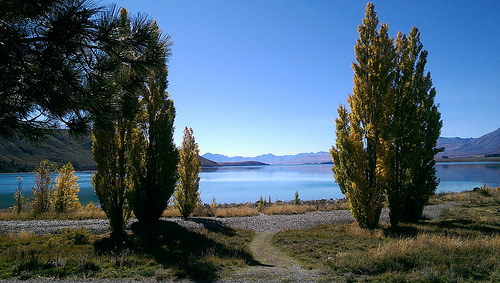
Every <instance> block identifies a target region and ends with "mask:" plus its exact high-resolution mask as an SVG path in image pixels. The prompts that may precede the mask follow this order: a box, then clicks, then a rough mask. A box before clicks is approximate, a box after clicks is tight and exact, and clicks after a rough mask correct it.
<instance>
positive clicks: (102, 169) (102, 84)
mask: <svg viewBox="0 0 500 283" xmlns="http://www.w3.org/2000/svg"><path fill="white" fill-rule="evenodd" d="M102 21H103V24H102V25H101V26H102V27H103V28H102V29H103V31H102V32H103V34H109V31H108V30H111V31H114V36H115V40H114V41H113V44H110V45H108V46H107V49H106V53H103V54H102V57H101V65H100V72H101V76H97V77H95V80H93V81H92V82H91V88H93V89H100V90H101V92H100V97H99V100H100V101H101V103H102V105H101V107H102V108H105V109H107V110H106V111H100V112H94V113H92V114H93V115H92V116H93V117H94V128H93V130H92V134H93V135H92V154H93V156H94V160H95V162H96V165H97V172H96V173H95V174H94V175H93V177H92V184H93V186H94V189H95V192H96V195H97V197H98V198H99V202H100V204H101V208H102V209H103V210H104V212H105V213H106V216H107V217H108V219H109V221H110V226H111V230H112V231H113V233H114V234H115V235H120V234H122V233H123V228H124V227H125V225H126V224H127V222H128V219H129V217H130V213H131V208H130V205H129V203H128V200H127V194H129V193H130V192H131V190H132V187H133V181H132V180H131V170H130V166H131V159H130V155H131V151H132V149H133V142H134V139H133V136H134V134H135V133H137V131H140V129H139V128H138V126H137V122H136V115H137V114H138V113H139V111H140V104H139V96H140V94H141V91H142V90H143V87H144V81H145V80H146V78H147V76H148V75H149V73H150V67H151V66H158V60H157V58H156V57H154V56H147V54H148V53H147V49H148V47H150V43H151V42H152V40H153V39H152V38H156V33H154V32H152V31H151V26H152V23H151V22H150V21H146V20H144V19H143V18H136V19H134V21H133V22H132V21H131V19H130V18H129V16H128V12H127V10H126V9H125V8H122V9H121V10H120V13H119V15H116V14H115V12H114V11H111V12H110V13H109V14H108V15H106V16H105V17H103V19H102ZM116 64H118V66H120V68H115V67H113V66H115V65H116ZM109 66H112V67H109Z"/></svg>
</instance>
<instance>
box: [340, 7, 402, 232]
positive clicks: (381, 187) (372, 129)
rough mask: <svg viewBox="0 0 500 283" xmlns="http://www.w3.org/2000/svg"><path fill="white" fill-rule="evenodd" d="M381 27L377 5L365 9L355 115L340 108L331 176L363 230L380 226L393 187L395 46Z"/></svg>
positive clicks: (350, 100)
mask: <svg viewBox="0 0 500 283" xmlns="http://www.w3.org/2000/svg"><path fill="white" fill-rule="evenodd" d="M378 24H379V21H378V18H377V17H376V13H375V10H374V5H373V4H371V3H368V4H367V6H366V12H365V18H364V19H363V23H362V24H361V25H359V26H358V32H359V39H357V41H356V45H355V46H354V50H355V57H356V62H357V63H354V62H353V64H352V67H353V70H354V87H353V93H352V95H349V97H348V103H349V106H350V109H351V112H350V113H349V112H348V110H347V109H346V108H345V107H344V106H342V105H340V107H339V109H338V113H339V118H338V119H336V120H335V122H336V128H337V130H336V135H337V141H336V146H334V147H332V150H331V151H330V152H331V155H332V159H333V162H334V166H333V171H334V174H335V179H336V180H337V182H338V183H339V186H340V188H341V191H342V193H344V194H345V195H346V197H347V199H348V202H349V208H350V210H351V213H352V215H353V217H354V219H355V220H356V221H357V222H358V224H359V225H360V226H361V227H364V228H375V227H376V226H377V225H378V221H379V218H380V213H381V210H382V205H383V202H384V200H385V192H386V190H387V187H388V185H389V184H390V178H391V168H390V167H391V166H390V164H391V158H392V154H393V149H392V145H391V143H390V142H388V141H387V137H388V136H389V135H390V132H389V129H388V125H389V124H390V119H391V114H392V108H393V102H394V95H393V92H392V80H393V70H394V66H393V58H394V56H395V55H394V48H393V40H392V39H389V36H388V25H387V24H382V25H381V26H380V28H379V30H377V26H378Z"/></svg>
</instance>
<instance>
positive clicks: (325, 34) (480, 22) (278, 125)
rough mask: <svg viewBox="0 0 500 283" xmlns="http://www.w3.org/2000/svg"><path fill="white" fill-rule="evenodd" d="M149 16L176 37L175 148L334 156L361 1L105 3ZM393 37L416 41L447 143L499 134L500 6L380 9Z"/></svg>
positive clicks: (172, 88)
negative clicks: (416, 32)
mask: <svg viewBox="0 0 500 283" xmlns="http://www.w3.org/2000/svg"><path fill="white" fill-rule="evenodd" d="M98 3H100V4H109V3H115V4H116V5H117V6H119V7H125V8H127V9H128V10H129V12H130V13H132V14H136V13H138V12H142V13H146V14H147V15H149V17H151V18H152V19H155V20H156V21H157V22H158V25H159V26H160V28H161V29H162V30H163V31H164V32H165V33H167V34H169V35H170V36H171V37H172V40H173V42H174V45H173V47H172V53H173V55H172V57H171V58H170V61H169V82H170V83H169V88H168V91H169V93H170V95H171V97H172V98H173V100H174V102H175V107H176V111H177V116H176V121H175V125H176V133H175V141H176V144H180V143H181V141H182V132H183V129H184V127H185V126H188V127H192V128H193V130H194V136H195V138H196V141H197V142H198V144H199V147H200V151H201V152H200V153H201V154H203V153H206V152H211V153H220V154H225V155H228V156H235V155H242V156H256V155H259V154H266V153H274V154H276V155H284V154H297V153H301V152H317V151H328V150H329V149H330V148H331V146H332V144H334V143H335V123H334V120H335V118H336V117H337V108H338V105H339V104H340V103H343V104H346V103H347V101H346V99H347V95H348V94H349V93H351V92H352V86H353V84H352V78H353V71H352V68H351V62H352V61H353V60H354V44H355V42H356V39H357V38H358V33H357V26H358V25H359V24H360V23H361V21H362V19H363V17H364V12H365V6H366V3H367V2H366V1H340V0H338V1H337V0H335V1H334V0H330V1H321V0H314V1H311V0H283V1H279V0H214V1H209V0H203V1H191V0H156V1H153V0H143V1H139V0H104V1H101V2H98ZM373 3H374V4H375V11H376V12H377V15H378V18H379V20H380V22H386V23H388V24H389V32H390V34H391V36H394V37H395V36H396V34H397V32H398V31H402V32H404V33H408V32H409V31H410V29H411V28H412V26H416V27H418V28H419V29H420V31H421V41H422V43H423V45H424V49H426V50H428V52H429V55H428V63H427V66H426V70H427V71H429V72H431V76H432V79H433V83H434V87H435V88H436V90H437V97H436V102H437V103H439V104H440V108H439V110H440V112H441V114H442V119H443V123H444V126H443V128H442V131H441V135H442V136H445V137H457V136H458V137H479V136H481V135H483V134H486V133H488V132H490V131H493V130H496V129H497V128H499V127H500V20H498V15H499V14H500V1H496V0H493V1H464V0H458V1H457V0H453V1H416V0H415V1H373Z"/></svg>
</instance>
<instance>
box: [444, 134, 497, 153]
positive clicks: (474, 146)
mask: <svg viewBox="0 0 500 283" xmlns="http://www.w3.org/2000/svg"><path fill="white" fill-rule="evenodd" d="M437 146H438V147H444V148H445V151H444V152H442V153H440V154H438V155H437V156H436V158H443V157H444V158H447V157H448V158H450V157H470V156H476V157H477V156H481V157H484V156H486V155H488V156H495V155H498V154H500V128H498V129H496V130H495V131H493V132H491V133H488V134H485V135H483V136H481V137H479V138H468V139H463V138H439V139H438V143H437Z"/></svg>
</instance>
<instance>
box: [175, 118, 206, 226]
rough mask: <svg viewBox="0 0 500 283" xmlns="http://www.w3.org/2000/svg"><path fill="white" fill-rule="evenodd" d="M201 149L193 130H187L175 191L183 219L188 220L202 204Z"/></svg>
mask: <svg viewBox="0 0 500 283" xmlns="http://www.w3.org/2000/svg"><path fill="white" fill-rule="evenodd" d="M198 156H199V149H198V144H197V143H196V141H195V139H194V136H193V129H191V128H189V129H188V128H187V127H186V128H185V129H184V137H183V139H182V146H181V148H180V150H179V164H178V165H177V170H178V171H179V183H178V185H177V190H176V191H175V194H174V195H175V206H176V207H177V208H178V209H179V211H180V213H181V214H182V217H184V218H187V217H189V215H190V214H191V213H192V212H193V211H194V209H195V208H196V207H197V206H198V205H199V204H200V202H201V200H200V192H199V191H198V188H199V183H200V177H199V176H198V174H199V173H200V171H201V164H200V160H199V158H198Z"/></svg>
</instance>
